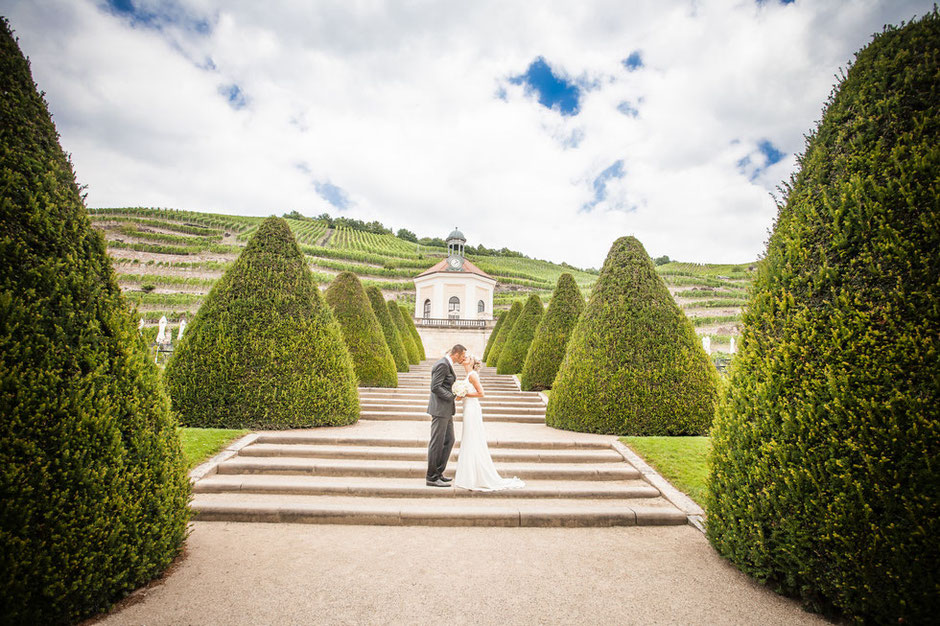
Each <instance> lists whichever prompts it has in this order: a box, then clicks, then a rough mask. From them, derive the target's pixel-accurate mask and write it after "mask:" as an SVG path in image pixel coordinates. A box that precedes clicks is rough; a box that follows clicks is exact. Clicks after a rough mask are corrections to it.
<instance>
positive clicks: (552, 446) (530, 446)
mask: <svg viewBox="0 0 940 626" xmlns="http://www.w3.org/2000/svg"><path fill="white" fill-rule="evenodd" d="M255 443H256V444H261V443H299V444H308V445H350V446H376V447H384V446H389V447H393V448H408V447H424V446H427V445H428V440H427V439H417V438H415V439H409V438H403V437H397V438H396V437H362V436H347V435H334V434H328V433H322V432H310V431H307V432H296V431H278V432H269V433H260V434H259V435H258V438H257V439H255ZM487 446H488V447H489V449H490V451H491V452H492V451H495V450H497V449H502V448H510V449H525V450H535V449H544V450H610V449H611V445H610V444H609V443H607V442H604V441H585V440H566V439H555V440H535V439H506V440H495V439H490V440H488V441H487ZM454 447H455V448H456V449H458V450H459V449H460V441H459V440H458V441H457V443H456V444H454Z"/></svg>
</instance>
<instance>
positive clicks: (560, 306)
mask: <svg viewBox="0 0 940 626" xmlns="http://www.w3.org/2000/svg"><path fill="white" fill-rule="evenodd" d="M583 309H584V296H582V295H581V289H579V288H578V284H577V283H576V282H575V281H574V277H573V276H572V275H571V274H569V273H567V272H565V273H564V274H562V275H561V276H559V277H558V283H557V284H556V285H555V292H554V293H553V294H552V299H551V301H550V302H549V303H548V309H546V310H545V314H544V315H543V316H542V319H541V321H540V322H539V326H538V328H537V329H536V330H535V337H534V338H533V339H532V345H531V347H530V348H529V353H528V355H527V356H526V359H525V365H524V366H523V367H522V374H521V375H520V376H519V382H520V384H521V385H522V388H523V389H524V390H526V391H539V390H542V389H550V388H551V386H552V381H554V380H555V374H557V373H558V367H559V366H560V365H561V360H562V359H563V358H565V348H567V347H568V338H569V337H570V336H571V331H572V330H573V329H574V325H575V323H576V322H577V321H578V316H579V315H581V311H582V310H583Z"/></svg>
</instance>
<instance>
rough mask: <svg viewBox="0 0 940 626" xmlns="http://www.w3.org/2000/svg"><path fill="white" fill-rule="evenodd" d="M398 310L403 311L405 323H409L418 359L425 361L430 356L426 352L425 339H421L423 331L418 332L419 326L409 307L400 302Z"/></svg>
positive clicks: (402, 316) (402, 315)
mask: <svg viewBox="0 0 940 626" xmlns="http://www.w3.org/2000/svg"><path fill="white" fill-rule="evenodd" d="M398 310H399V311H401V318H402V319H403V320H405V323H406V324H407V325H408V332H409V333H410V334H411V338H412V339H414V342H415V347H416V348H417V349H418V359H419V360H421V361H423V360H424V359H426V358H428V357H427V354H425V352H424V341H423V340H422V339H421V333H419V332H418V327H417V326H415V321H414V319H413V318H412V317H411V312H410V311H409V310H408V307H406V306H404V305H403V304H400V303H399V305H398Z"/></svg>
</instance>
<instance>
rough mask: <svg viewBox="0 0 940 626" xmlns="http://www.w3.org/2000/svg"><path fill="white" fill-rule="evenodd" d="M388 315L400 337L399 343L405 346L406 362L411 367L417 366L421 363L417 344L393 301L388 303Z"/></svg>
mask: <svg viewBox="0 0 940 626" xmlns="http://www.w3.org/2000/svg"><path fill="white" fill-rule="evenodd" d="M388 314H389V316H391V318H392V321H393V322H395V328H397V329H398V335H399V336H400V337H401V342H402V343H403V344H404V346H405V353H406V354H407V355H408V362H409V363H411V364H412V365H417V364H418V363H420V362H421V353H420V352H419V351H418V344H416V343H415V338H414V336H413V335H412V334H411V332H410V331H409V330H408V326H407V323H406V322H405V317H404V316H403V315H402V314H401V309H400V308H398V304H397V303H396V302H395V301H393V300H389V301H388Z"/></svg>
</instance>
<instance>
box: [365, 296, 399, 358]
mask: <svg viewBox="0 0 940 626" xmlns="http://www.w3.org/2000/svg"><path fill="white" fill-rule="evenodd" d="M366 295H367V296H369V302H370V304H372V312H373V313H375V317H376V318H377V319H378V320H379V326H381V327H382V332H383V333H384V334H385V343H387V344H388V348H389V350H391V351H392V357H393V358H394V359H395V368H396V369H397V370H398V371H399V372H407V371H408V370H409V369H410V368H409V367H408V354H407V353H406V352H405V344H403V343H402V341H401V336H400V335H399V334H398V327H397V326H395V322H393V321H392V316H391V315H389V314H388V305H387V304H385V296H383V295H382V290H380V289H379V288H378V287H369V288H368V289H366Z"/></svg>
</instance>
